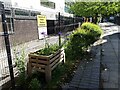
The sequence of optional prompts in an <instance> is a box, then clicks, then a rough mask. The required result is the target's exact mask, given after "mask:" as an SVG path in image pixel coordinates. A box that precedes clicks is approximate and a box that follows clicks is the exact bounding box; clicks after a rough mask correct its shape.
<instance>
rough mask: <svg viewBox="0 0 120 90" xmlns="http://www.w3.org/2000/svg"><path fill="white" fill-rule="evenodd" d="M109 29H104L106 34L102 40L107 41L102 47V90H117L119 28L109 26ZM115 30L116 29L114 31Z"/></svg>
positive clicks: (119, 79) (119, 48) (119, 50)
mask: <svg viewBox="0 0 120 90" xmlns="http://www.w3.org/2000/svg"><path fill="white" fill-rule="evenodd" d="M108 27H109V29H107V28H104V31H105V32H106V31H107V32H108V33H107V36H105V37H104V39H106V40H107V42H106V43H104V44H103V45H102V48H103V50H104V52H103V56H102V60H101V62H102V66H103V67H104V69H103V70H102V71H101V79H102V85H103V88H104V90H106V89H108V88H109V89H111V90H112V89H115V90H119V89H120V88H119V81H120V78H119V72H120V68H119V66H120V65H119V64H120V60H119V57H120V56H119V53H120V47H119V44H120V39H119V34H118V32H119V31H118V30H119V26H116V25H114V24H113V25H111V26H108ZM115 28H116V29H115Z"/></svg>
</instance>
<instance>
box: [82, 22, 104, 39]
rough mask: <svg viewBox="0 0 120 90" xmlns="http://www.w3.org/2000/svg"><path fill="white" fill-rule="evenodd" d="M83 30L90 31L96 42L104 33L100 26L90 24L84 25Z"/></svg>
mask: <svg viewBox="0 0 120 90" xmlns="http://www.w3.org/2000/svg"><path fill="white" fill-rule="evenodd" d="M81 29H85V30H89V31H90V32H91V34H93V35H92V36H93V37H94V39H95V40H97V39H99V38H100V36H101V35H102V33H103V32H102V29H101V28H100V27H99V26H98V25H96V24H93V23H90V22H86V23H83V24H82V25H81Z"/></svg>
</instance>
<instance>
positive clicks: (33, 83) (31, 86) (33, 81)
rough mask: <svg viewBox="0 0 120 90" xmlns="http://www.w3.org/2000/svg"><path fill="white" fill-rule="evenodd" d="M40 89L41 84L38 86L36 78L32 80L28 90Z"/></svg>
mask: <svg viewBox="0 0 120 90" xmlns="http://www.w3.org/2000/svg"><path fill="white" fill-rule="evenodd" d="M40 88H41V84H40V82H39V80H38V79H37V78H34V79H32V80H31V82H30V84H29V89H30V90H40Z"/></svg>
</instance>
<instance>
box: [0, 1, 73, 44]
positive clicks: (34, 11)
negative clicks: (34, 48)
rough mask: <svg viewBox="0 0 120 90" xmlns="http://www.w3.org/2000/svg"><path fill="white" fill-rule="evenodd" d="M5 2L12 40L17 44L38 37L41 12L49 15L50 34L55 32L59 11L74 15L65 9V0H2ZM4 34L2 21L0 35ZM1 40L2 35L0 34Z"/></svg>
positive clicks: (63, 13)
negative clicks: (38, 19)
mask: <svg viewBox="0 0 120 90" xmlns="http://www.w3.org/2000/svg"><path fill="white" fill-rule="evenodd" d="M0 1H2V2H3V3H4V6H5V14H6V18H7V27H8V32H9V34H10V40H11V41H12V42H15V43H17V44H21V43H24V42H29V41H32V40H35V39H38V30H37V19H36V16H37V15H39V14H41V15H45V16H46V17H47V27H48V30H47V32H48V34H53V33H55V28H49V27H54V26H56V20H57V18H58V13H59V12H60V13H61V15H62V16H66V17H69V16H70V17H71V16H72V15H71V14H69V13H66V12H65V11H64V7H65V1H64V0H60V1H58V0H34V1H33V0H0ZM2 34H3V30H2V23H1V24H0V35H2ZM0 40H2V39H1V36H0ZM0 46H1V45H0Z"/></svg>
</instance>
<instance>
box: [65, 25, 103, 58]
mask: <svg viewBox="0 0 120 90" xmlns="http://www.w3.org/2000/svg"><path fill="white" fill-rule="evenodd" d="M101 34H102V30H101V29H100V27H99V26H97V25H95V24H92V23H83V24H82V26H81V28H78V29H77V30H76V31H74V32H73V34H72V35H71V36H70V37H69V38H70V40H69V41H68V42H67V45H66V48H65V53H66V58H68V59H72V60H73V59H80V58H81V56H83V55H84V53H85V52H86V50H87V49H88V47H89V46H91V44H93V43H94V42H95V41H96V40H98V39H99V38H100V36H101Z"/></svg>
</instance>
